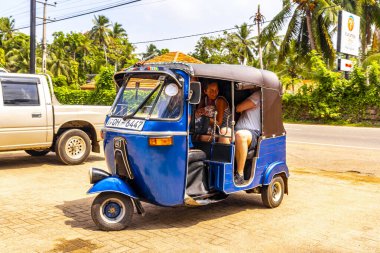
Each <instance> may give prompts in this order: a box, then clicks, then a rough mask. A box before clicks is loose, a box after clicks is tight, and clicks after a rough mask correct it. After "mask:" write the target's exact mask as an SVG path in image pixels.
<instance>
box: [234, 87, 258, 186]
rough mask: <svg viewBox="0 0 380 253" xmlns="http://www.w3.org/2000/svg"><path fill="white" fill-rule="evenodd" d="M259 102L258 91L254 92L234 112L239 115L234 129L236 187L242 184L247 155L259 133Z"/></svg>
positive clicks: (255, 142)
mask: <svg viewBox="0 0 380 253" xmlns="http://www.w3.org/2000/svg"><path fill="white" fill-rule="evenodd" d="M260 100H261V99H260V91H256V92H254V93H252V94H251V95H250V96H249V97H248V98H247V99H245V100H244V101H243V102H241V103H240V104H238V105H237V106H236V112H237V113H241V115H240V117H239V119H238V122H237V123H236V127H235V148H236V153H235V156H236V162H237V167H236V168H237V169H236V174H235V183H236V184H238V185H242V184H244V165H245V162H246V159H247V153H248V151H249V150H252V149H254V148H255V147H256V145H257V140H258V137H259V136H260V133H261V114H260V106H261V105H260Z"/></svg>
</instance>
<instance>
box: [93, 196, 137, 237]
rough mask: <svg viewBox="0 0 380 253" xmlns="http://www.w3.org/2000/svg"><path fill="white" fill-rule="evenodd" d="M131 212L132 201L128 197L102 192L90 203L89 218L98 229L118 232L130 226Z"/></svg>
mask: <svg viewBox="0 0 380 253" xmlns="http://www.w3.org/2000/svg"><path fill="white" fill-rule="evenodd" d="M133 211H134V209H133V204H132V200H131V198H129V197H128V196H125V195H122V194H119V193H114V192H103V193H100V194H99V195H98V196H97V197H96V198H95V199H94V202H93V203H92V206H91V217H92V220H93V221H94V222H95V224H96V226H97V227H98V228H99V229H101V230H104V231H119V230H122V229H124V228H126V227H127V226H128V225H130V223H131V221H132V215H133Z"/></svg>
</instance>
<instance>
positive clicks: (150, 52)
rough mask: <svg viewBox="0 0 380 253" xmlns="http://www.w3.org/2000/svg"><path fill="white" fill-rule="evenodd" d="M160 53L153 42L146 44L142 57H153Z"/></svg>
mask: <svg viewBox="0 0 380 253" xmlns="http://www.w3.org/2000/svg"><path fill="white" fill-rule="evenodd" d="M159 54H160V50H159V49H158V48H157V47H156V45H154V44H149V45H148V46H146V52H145V53H143V54H142V58H143V59H145V60H147V59H148V58H149V57H154V56H157V55H159Z"/></svg>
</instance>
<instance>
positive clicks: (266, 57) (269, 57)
mask: <svg viewBox="0 0 380 253" xmlns="http://www.w3.org/2000/svg"><path fill="white" fill-rule="evenodd" d="M282 39H283V36H275V37H273V39H272V40H270V41H266V42H265V44H264V45H262V49H263V63H264V69H268V70H272V71H275V69H276V67H277V64H276V60H277V56H278V52H279V50H280V46H281V42H282Z"/></svg>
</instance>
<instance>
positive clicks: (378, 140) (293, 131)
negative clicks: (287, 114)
mask: <svg viewBox="0 0 380 253" xmlns="http://www.w3.org/2000/svg"><path fill="white" fill-rule="evenodd" d="M285 128H286V131H287V135H288V142H289V143H300V144H309V145H319V146H325V147H342V148H354V149H365V150H377V151H379V153H380V128H368V127H342V126H324V125H300V124H285Z"/></svg>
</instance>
